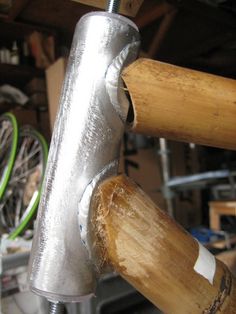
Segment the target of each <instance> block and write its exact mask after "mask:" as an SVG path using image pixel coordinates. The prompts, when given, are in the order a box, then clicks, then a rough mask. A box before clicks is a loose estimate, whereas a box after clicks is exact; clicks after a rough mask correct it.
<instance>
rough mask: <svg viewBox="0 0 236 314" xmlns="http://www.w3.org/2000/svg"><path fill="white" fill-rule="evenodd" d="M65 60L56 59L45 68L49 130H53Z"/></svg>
mask: <svg viewBox="0 0 236 314" xmlns="http://www.w3.org/2000/svg"><path fill="white" fill-rule="evenodd" d="M66 63H67V60H66V59H65V58H60V59H58V60H57V61H56V62H55V63H53V64H52V65H51V66H49V67H48V68H47V70H46V81H47V94H48V110H49V119H50V127H51V131H52V130H53V126H54V122H55V118H56V114H57V109H58V105H59V101H60V96H61V89H62V84H63V81H64V76H65V70H66Z"/></svg>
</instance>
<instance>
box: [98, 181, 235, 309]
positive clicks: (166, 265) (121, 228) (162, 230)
mask: <svg viewBox="0 0 236 314" xmlns="http://www.w3.org/2000/svg"><path fill="white" fill-rule="evenodd" d="M93 207H94V216H93V217H92V224H93V226H94V234H95V239H96V241H95V243H94V246H95V247H96V248H97V249H98V252H97V254H99V256H100V258H99V261H100V264H99V265H100V268H104V267H105V266H106V265H108V264H110V265H112V266H113V267H114V269H115V270H116V271H118V272H119V273H120V274H121V276H122V277H123V278H124V279H126V280H127V281H128V282H129V283H130V284H131V285H133V286H134V287H135V288H136V289H137V290H138V291H140V292H141V293H142V294H143V295H144V296H145V297H147V298H148V299H149V300H150V301H151V302H152V303H153V304H155V305H156V306H157V307H158V308H159V309H161V310H162V311H163V312H164V313H169V314H185V313H189V314H190V313H191V314H195V313H196V314H197V313H204V314H213V313H227V314H233V313H236V288H235V279H234V277H233V276H232V275H231V273H230V272H229V270H228V269H227V267H226V266H225V265H224V264H223V263H222V262H220V261H218V260H215V261H216V262H215V263H216V264H215V265H216V269H215V272H214V277H213V282H212V283H210V282H209V280H207V279H206V278H205V277H204V276H203V275H202V274H200V273H198V272H197V271H196V270H195V265H196V261H197V260H198V259H199V254H200V253H199V243H198V242H197V241H196V240H195V239H193V238H192V236H191V235H190V234H188V233H187V232H186V231H185V230H184V229H183V228H182V227H181V226H179V225H178V224H177V223H176V222H175V221H174V220H173V219H172V218H170V217H169V216H168V215H167V214H166V213H165V212H164V211H162V210H160V209H159V208H158V207H157V206H156V205H155V204H154V203H153V202H152V201H151V200H150V199H149V198H148V197H147V195H145V194H144V192H143V191H141V189H140V188H139V187H138V186H137V185H136V184H134V183H133V182H132V181H131V180H130V179H128V178H126V177H124V176H117V177H113V178H110V179H108V180H106V181H104V182H103V183H102V184H101V185H100V186H99V187H98V189H97V192H96V194H95V196H94V198H93Z"/></svg>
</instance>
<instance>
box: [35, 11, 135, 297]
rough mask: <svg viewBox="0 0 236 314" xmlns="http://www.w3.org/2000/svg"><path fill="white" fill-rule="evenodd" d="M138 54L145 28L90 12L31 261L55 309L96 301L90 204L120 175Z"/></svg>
mask: <svg viewBox="0 0 236 314" xmlns="http://www.w3.org/2000/svg"><path fill="white" fill-rule="evenodd" d="M138 47H139V33H138V29H137V27H136V26H135V25H134V24H133V22H131V21H130V20H128V19H127V18H125V17H122V16H119V15H117V14H112V13H107V12H94V13H90V14H87V15H85V16H84V17H82V18H81V19H80V21H79V23H78V24H77V26H76V29H75V34H74V39H73V43H72V48H71V53H70V58H69V62H68V67H67V72H66V76H65V81H64V86H63V90H62V95H61V100H60V109H59V112H58V115H57V119H56V124H55V128H54V131H53V136H52V141H51V147H50V152H49V158H48V165H47V170H46V177H45V180H44V184H43V191H42V197H41V201H40V206H39V211H38V217H37V226H36V232H35V236H34V241H33V248H32V253H31V259H30V285H31V289H32V290H33V291H34V292H36V293H38V294H40V295H42V296H45V297H46V298H48V299H49V300H50V301H52V302H80V301H82V300H83V299H85V298H87V297H90V296H91V295H93V294H94V289H95V282H96V270H95V267H94V263H93V260H92V258H91V250H92V247H91V242H90V234H89V233H90V230H89V215H90V199H91V197H92V192H93V189H94V188H95V186H96V184H98V183H99V182H100V181H101V180H103V179H104V178H106V177H107V176H110V175H113V174H116V173H117V165H118V157H119V148H120V141H121V138H122V134H123V132H124V124H125V121H126V116H127V112H128V106H129V103H128V100H127V99H126V96H125V93H124V90H123V86H122V80H121V78H120V73H121V71H122V69H123V67H124V66H126V65H128V64H129V63H130V62H132V61H134V60H135V59H136V57H137V53H138Z"/></svg>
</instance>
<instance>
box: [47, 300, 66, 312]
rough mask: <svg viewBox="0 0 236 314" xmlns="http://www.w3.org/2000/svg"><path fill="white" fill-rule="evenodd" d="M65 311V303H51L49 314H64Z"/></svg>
mask: <svg viewBox="0 0 236 314" xmlns="http://www.w3.org/2000/svg"><path fill="white" fill-rule="evenodd" d="M64 309H65V307H64V304H63V303H53V302H50V307H49V314H63V313H64Z"/></svg>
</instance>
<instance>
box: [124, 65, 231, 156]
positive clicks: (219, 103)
mask: <svg viewBox="0 0 236 314" xmlns="http://www.w3.org/2000/svg"><path fill="white" fill-rule="evenodd" d="M122 77H123V80H124V82H125V85H126V86H127V89H128V92H129V94H130V97H131V100H132V106H133V110H134V120H133V123H132V127H131V129H132V130H133V131H134V132H137V133H142V134H146V135H151V136H158V137H164V138H167V139H171V140H176V141H184V142H193V143H196V144H201V145H209V146H215V147H221V148H226V149H233V150H235V149H236V136H235V134H236V81H235V80H232V79H228V78H224V77H220V76H216V75H211V74H207V73H203V72H199V71H194V70H190V69H185V68H181V67H178V66H174V65H170V64H165V63H162V62H158V61H154V60H150V59H138V60H137V61H135V62H134V63H132V64H131V65H130V66H128V67H127V68H126V69H125V70H124V72H123V74H122Z"/></svg>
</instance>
